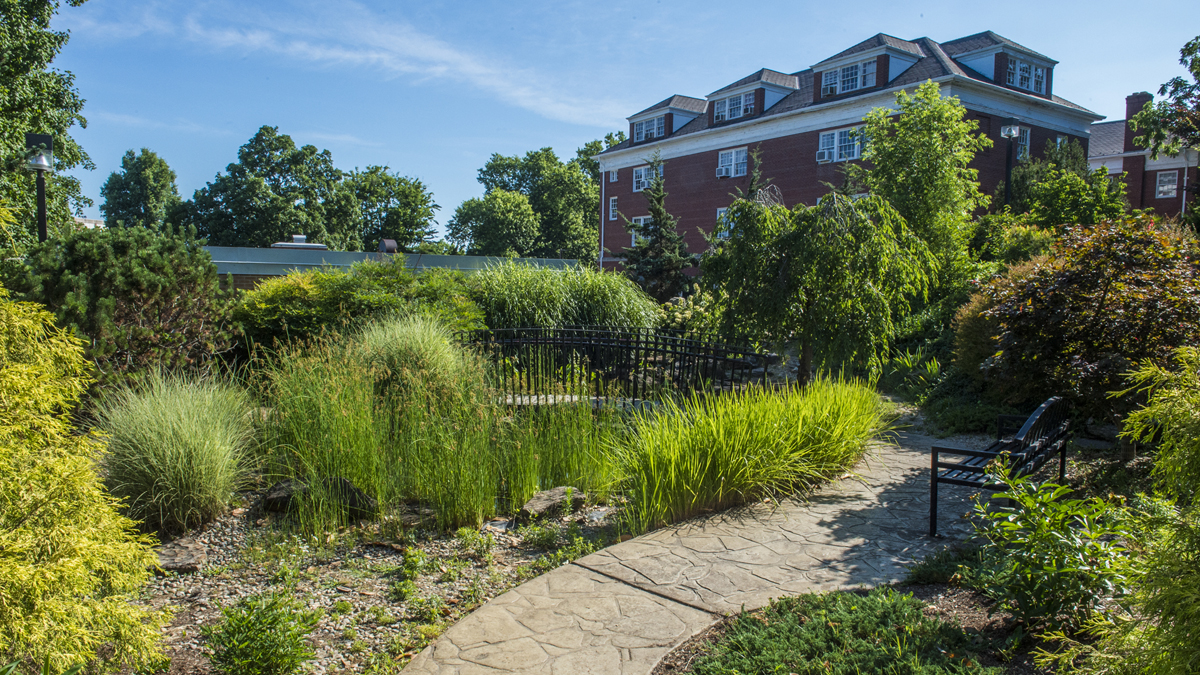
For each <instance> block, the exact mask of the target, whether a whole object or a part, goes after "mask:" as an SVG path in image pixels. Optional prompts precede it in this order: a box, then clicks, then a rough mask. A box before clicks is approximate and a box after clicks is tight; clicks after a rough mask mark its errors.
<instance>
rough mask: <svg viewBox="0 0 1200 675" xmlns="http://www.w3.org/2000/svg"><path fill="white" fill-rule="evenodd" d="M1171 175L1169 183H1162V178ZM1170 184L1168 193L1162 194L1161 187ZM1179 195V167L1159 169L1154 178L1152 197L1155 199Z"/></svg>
mask: <svg viewBox="0 0 1200 675" xmlns="http://www.w3.org/2000/svg"><path fill="white" fill-rule="evenodd" d="M1167 176H1170V177H1171V182H1170V183H1163V178H1166V177H1167ZM1167 186H1170V188H1171V190H1170V192H1169V193H1168V194H1163V192H1164V191H1163V188H1165V187H1167ZM1178 196H1179V169H1171V170H1169V171H1159V172H1158V175H1157V176H1155V178H1154V198H1155V199H1175V198H1176V197H1178Z"/></svg>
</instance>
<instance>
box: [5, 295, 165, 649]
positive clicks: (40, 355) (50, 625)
mask: <svg viewBox="0 0 1200 675" xmlns="http://www.w3.org/2000/svg"><path fill="white" fill-rule="evenodd" d="M87 373H88V366H87V362H86V361H85V360H84V351H83V343H82V341H81V340H79V339H78V338H76V337H74V336H73V335H71V334H70V333H69V332H67V331H65V330H62V329H59V328H57V327H56V326H55V323H54V316H53V315H51V314H50V313H49V312H47V311H45V310H44V309H42V308H41V307H39V306H38V305H35V304H32V303H24V302H13V301H11V300H9V299H8V292H7V291H6V290H5V289H4V288H0V654H2V655H3V656H4V661H5V662H8V661H12V660H16V661H20V662H21V664H22V669H27V670H28V671H33V670H34V668H36V665H35V664H40V663H46V664H47V669H48V670H50V671H51V672H56V673H60V672H63V671H64V670H67V669H68V668H71V667H73V666H76V665H78V664H87V667H88V672H94V673H110V672H115V671H118V670H121V669H124V670H126V671H129V672H133V671H137V672H154V671H157V670H159V669H161V668H162V667H163V665H164V661H165V658H164V657H163V655H162V650H161V643H162V633H161V630H162V627H163V626H164V625H165V624H166V621H167V619H168V618H169V616H168V615H167V614H166V613H164V612H156V611H150V610H148V609H146V608H145V607H144V606H142V605H139V604H134V603H133V602H132V600H133V599H134V597H133V596H134V594H135V593H136V592H137V591H139V590H140V589H141V588H142V587H143V585H144V584H145V583H146V580H147V578H148V577H149V575H150V573H149V568H150V567H151V566H152V565H154V564H155V563H156V562H157V561H156V558H155V555H154V552H153V550H152V549H151V546H152V544H153V543H154V542H153V540H152V539H151V538H150V537H147V536H143V535H139V534H138V533H137V532H136V530H135V529H134V523H133V521H131V520H129V519H128V518H125V517H123V516H121V515H120V513H119V512H118V504H117V502H116V500H114V499H113V498H112V497H110V496H109V495H108V494H106V493H105V492H104V489H103V486H102V485H101V481H100V478H99V476H98V475H97V474H96V460H97V459H98V458H99V456H100V453H101V451H102V450H103V447H104V446H103V443H102V441H101V439H100V437H99V436H98V435H95V434H77V433H74V431H73V430H72V428H71V424H70V419H69V415H70V413H71V412H72V411H74V410H75V409H76V407H77V406H78V405H79V401H80V397H81V396H82V394H83V392H84V391H85V390H86V389H87V387H88V386H89V385H90V384H91V379H90V378H89V377H88V374H87ZM44 659H48V662H46V661H44Z"/></svg>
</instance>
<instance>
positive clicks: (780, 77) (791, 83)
mask: <svg viewBox="0 0 1200 675" xmlns="http://www.w3.org/2000/svg"><path fill="white" fill-rule="evenodd" d="M752 82H766V83H768V84H775V85H779V86H780V87H787V88H788V89H795V88H796V76H795V75H788V74H787V73H781V72H779V71H778V70H771V69H770V68H763V69H762V70H760V71H758V72H757V73H754V74H752V75H747V76H746V77H743V78H742V79H740V80H738V81H737V82H734V83H733V84H730V85H726V86H724V87H721V88H720V89H718V90H716V91H714V92H713V93H711V94H709V96H710V97H711V96H716V95H717V94H719V93H721V92H723V91H729V90H730V89H736V88H738V87H741V86H744V85H747V84H750V83H752Z"/></svg>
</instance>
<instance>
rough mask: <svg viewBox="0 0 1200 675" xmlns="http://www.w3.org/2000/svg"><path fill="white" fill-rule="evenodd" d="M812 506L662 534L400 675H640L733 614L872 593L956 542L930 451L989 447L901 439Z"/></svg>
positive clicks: (545, 590) (752, 509) (493, 619)
mask: <svg viewBox="0 0 1200 675" xmlns="http://www.w3.org/2000/svg"><path fill="white" fill-rule="evenodd" d="M895 440H896V443H895V444H886V445H883V444H881V445H879V446H877V447H875V448H874V450H873V452H872V453H871V455H870V456H869V457H868V458H867V459H866V460H864V461H863V462H862V463H860V464H859V466H858V467H856V471H857V476H855V477H846V478H843V479H841V480H838V481H835V482H834V483H832V484H830V485H828V486H826V487H825V488H824V489H822V490H820V491H819V492H818V493H817V494H815V495H813V496H812V497H811V498H810V499H808V500H804V501H800V500H797V501H787V502H784V503H782V504H769V503H761V504H754V505H751V506H748V507H743V508H739V509H734V510H732V511H726V512H724V513H720V514H716V515H713V516H709V517H705V518H699V519H696V520H693V521H689V522H687V523H681V524H678V525H674V526H671V527H667V528H663V529H661V530H656V531H654V532H650V533H648V534H645V535H642V536H640V537H637V538H635V539H631V540H629V541H626V542H624V543H621V544H618V545H616V546H611V547H609V548H606V549H604V550H603V551H599V552H597V553H594V554H592V555H589V556H587V557H584V558H581V559H579V560H577V561H575V562H574V563H572V564H569V565H564V566H562V567H560V568H558V569H556V570H554V571H552V572H549V573H547V574H544V575H542V576H541V577H538V578H537V579H533V580H532V581H529V582H527V583H525V584H522V585H521V586H518V587H516V588H514V589H512V590H510V591H508V592H507V593H505V594H503V595H501V596H499V597H497V598H495V599H493V600H492V601H490V602H488V603H486V604H485V605H483V606H482V607H480V608H479V609H477V610H476V611H475V612H474V613H472V614H470V615H469V616H467V617H466V618H464V619H463V620H462V621H460V622H458V623H457V624H455V625H454V626H451V627H450V628H449V629H448V630H447V631H446V632H445V634H443V635H442V636H441V637H440V638H438V640H437V641H436V642H434V644H432V645H430V646H429V647H427V648H426V649H425V650H424V651H423V652H421V653H420V654H419V655H418V656H417V657H416V658H415V659H413V661H412V662H411V663H409V665H408V666H407V667H406V668H405V669H404V672H405V673H439V674H449V673H461V674H463V675H466V674H468V673H508V672H512V673H531V674H532V673H550V674H554V675H557V674H560V673H561V674H564V675H565V674H584V673H587V674H592V673H595V674H608V673H611V674H613V675H617V674H621V675H644V674H647V673H649V672H650V671H651V670H653V669H654V666H655V665H656V664H657V663H658V661H659V660H660V659H661V658H662V657H663V656H664V655H666V654H667V653H668V652H670V651H671V650H672V649H674V648H675V647H676V646H678V645H680V644H681V643H683V642H684V641H686V640H687V639H688V638H689V637H691V636H692V635H695V634H696V633H698V632H700V631H702V630H704V629H705V628H707V627H708V626H710V625H712V624H713V623H714V622H716V621H718V620H720V619H721V618H722V617H723V616H725V615H726V614H729V613H735V612H738V611H740V610H741V609H742V608H743V607H744V608H745V609H748V610H750V609H757V608H759V607H762V606H764V605H766V604H767V602H768V601H769V600H770V599H771V598H775V597H779V596H781V595H791V594H796V593H804V592H810V591H826V590H834V589H844V588H855V587H858V586H875V585H878V584H887V583H891V582H894V581H898V580H900V579H902V578H903V577H904V573H905V570H904V565H905V564H906V563H909V562H912V561H913V560H916V559H920V558H922V557H923V556H924V555H925V554H927V553H929V552H931V551H934V550H937V549H939V548H941V547H943V546H945V545H946V543H947V542H949V541H952V540H953V539H955V538H961V537H964V536H965V535H966V534H967V532H968V531H969V526H968V524H967V523H966V522H965V521H964V520H963V519H962V518H961V516H962V514H963V513H965V512H966V511H967V509H968V508H969V497H970V491H969V490H967V489H964V488H956V487H953V486H942V487H941V491H940V492H939V523H938V532H939V533H941V534H943V535H945V539H941V540H935V539H930V538H929V537H928V536H927V535H926V532H927V530H928V527H929V447H930V445H932V444H934V443H938V444H940V445H959V446H964V445H965V446H967V447H983V446H985V445H986V444H987V443H988V439H984V438H982V437H960V438H953V439H942V440H938V439H933V438H930V437H928V436H921V435H917V434H909V433H900V434H898V435H897V438H896V439H895Z"/></svg>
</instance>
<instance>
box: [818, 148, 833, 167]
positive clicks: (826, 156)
mask: <svg viewBox="0 0 1200 675" xmlns="http://www.w3.org/2000/svg"><path fill="white" fill-rule="evenodd" d="M832 161H833V151H832V150H818V151H817V162H818V163H820V164H824V163H825V162H832Z"/></svg>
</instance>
